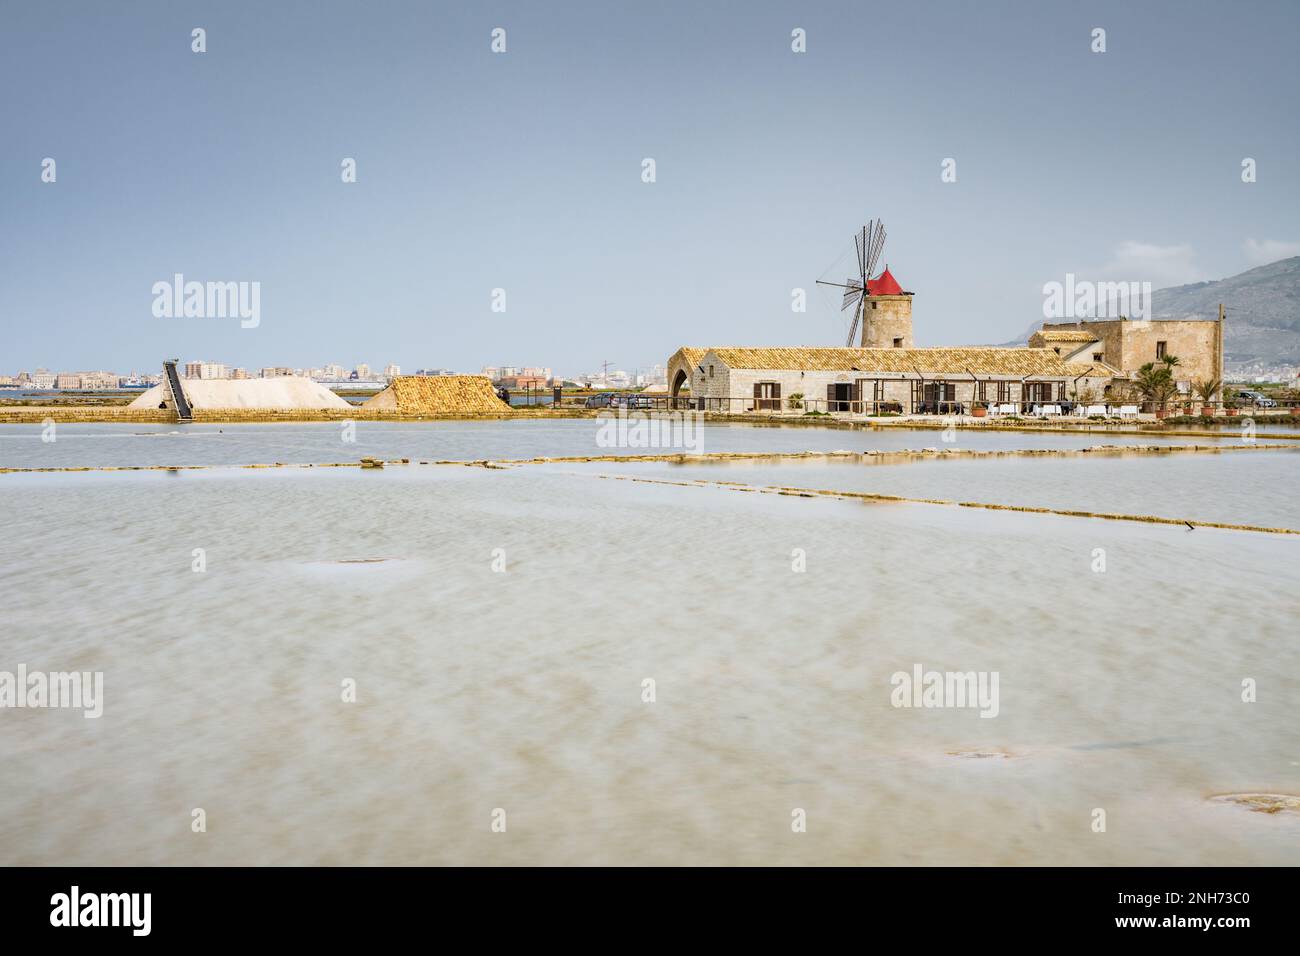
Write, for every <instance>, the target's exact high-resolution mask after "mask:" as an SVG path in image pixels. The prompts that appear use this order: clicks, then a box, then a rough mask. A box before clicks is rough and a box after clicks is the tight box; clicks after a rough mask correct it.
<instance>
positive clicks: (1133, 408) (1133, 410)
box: [557, 393, 1300, 419]
mask: <svg viewBox="0 0 1300 956" xmlns="http://www.w3.org/2000/svg"><path fill="white" fill-rule="evenodd" d="M606 395H610V396H611V397H610V398H606V397H605V396H606ZM590 397H592V396H570V395H565V396H564V401H563V402H561V404H560V406H557V407H564V408H586V409H589V410H594V411H616V410H618V409H626V410H627V411H630V412H632V411H646V412H666V411H681V412H687V411H690V412H709V413H713V414H723V415H727V414H730V415H748V414H759V415H781V416H799V415H808V414H816V415H826V414H832V415H838V416H851V417H879V416H891V415H935V416H949V415H965V416H969V415H976V416H980V417H988V418H999V417H1002V418H1006V417H1011V416H1016V417H1027V418H1074V419H1080V418H1117V419H1123V418H1136V417H1137V416H1138V415H1140V414H1141V415H1151V414H1154V415H1155V416H1156V417H1158V418H1168V417H1174V416H1179V415H1190V416H1196V415H1201V414H1203V413H1204V412H1207V411H1208V413H1209V414H1210V415H1212V416H1214V417H1218V416H1222V415H1228V416H1239V417H1247V416H1254V417H1268V416H1269V415H1270V414H1281V415H1286V414H1288V413H1291V414H1294V413H1295V412H1296V411H1297V410H1298V409H1300V400H1291V401H1286V402H1283V401H1278V402H1277V405H1276V407H1272V408H1258V407H1252V406H1247V405H1238V404H1236V403H1233V402H1226V403H1225V402H1208V403H1207V402H1202V401H1199V400H1195V399H1193V400H1187V399H1180V400H1179V401H1175V402H1166V403H1163V404H1159V403H1153V402H1144V401H1142V400H1141V399H1130V400H1112V399H1106V400H1104V401H1097V402H1081V401H1079V400H1078V399H1051V400H1046V401H1045V400H1041V399H1040V400H1036V401H1006V402H1000V401H992V400H987V401H986V400H977V401H970V400H965V401H954V400H933V399H932V400H929V401H921V400H918V401H916V402H911V401H898V400H896V399H892V400H887V399H881V400H856V401H855V400H850V399H844V400H829V401H828V400H827V399H824V398H800V399H792V398H790V397H789V396H786V397H784V398H754V397H753V396H750V395H746V396H732V397H717V396H700V397H691V396H687V395H679V396H668V395H645V394H639V393H624V394H613V393H597V395H596V396H594V397H595V398H596V399H597V400H596V401H595V402H594V403H592V404H588V399H589V398H590Z"/></svg>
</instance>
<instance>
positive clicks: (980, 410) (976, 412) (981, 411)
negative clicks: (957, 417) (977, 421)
mask: <svg viewBox="0 0 1300 956" xmlns="http://www.w3.org/2000/svg"><path fill="white" fill-rule="evenodd" d="M970 413H971V414H972V415H973V416H975V417H976V418H983V417H985V416H986V415H988V413H989V405H988V402H975V403H973V404H972V405H971V407H970Z"/></svg>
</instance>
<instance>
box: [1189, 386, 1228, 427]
mask: <svg viewBox="0 0 1300 956" xmlns="http://www.w3.org/2000/svg"><path fill="white" fill-rule="evenodd" d="M1222 387H1223V382H1222V381H1221V380H1220V379H1217V378H1210V379H1206V380H1204V381H1201V382H1193V383H1192V391H1193V392H1195V393H1196V397H1197V398H1199V399H1200V400H1201V414H1202V415H1204V416H1205V417H1206V418H1213V417H1214V404H1213V403H1214V396H1215V395H1217V394H1218V392H1219V389H1220V388H1222Z"/></svg>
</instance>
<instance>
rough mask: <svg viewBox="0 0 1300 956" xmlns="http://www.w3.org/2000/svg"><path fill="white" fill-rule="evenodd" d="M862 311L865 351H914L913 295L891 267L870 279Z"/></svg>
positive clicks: (863, 345)
mask: <svg viewBox="0 0 1300 956" xmlns="http://www.w3.org/2000/svg"><path fill="white" fill-rule="evenodd" d="M862 309H863V312H862V347H863V348H864V349H910V348H912V293H910V292H904V291H903V287H902V286H900V285H899V284H898V280H897V279H895V278H894V276H893V274H892V273H891V272H890V271H889V267H888V266H886V267H885V271H884V272H882V273H881V274H880V276H879V277H878V278H875V279H868V280H867V297H866V300H865V301H864V302H863V304H862Z"/></svg>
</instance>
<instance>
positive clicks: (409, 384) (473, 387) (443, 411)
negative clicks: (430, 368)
mask: <svg viewBox="0 0 1300 956" xmlns="http://www.w3.org/2000/svg"><path fill="white" fill-rule="evenodd" d="M361 407H362V408H378V409H392V410H394V411H398V412H403V413H407V414H412V415H500V414H503V413H505V412H508V411H510V406H509V405H507V404H506V403H505V402H503V401H501V399H499V398H497V395H496V392H495V391H493V389H492V382H491V381H490V380H489V379H488V378H487V377H486V376H484V375H399V376H398V377H397V378H394V379H393V380H392V382H390V383H389V385H388V387H387V388H386V389H384V390H383V391H382V392H380V393H379V394H378V395H376V396H374V397H373V398H370V399H367V400H366V401H365V402H364V403H363V404H362V405H361Z"/></svg>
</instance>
